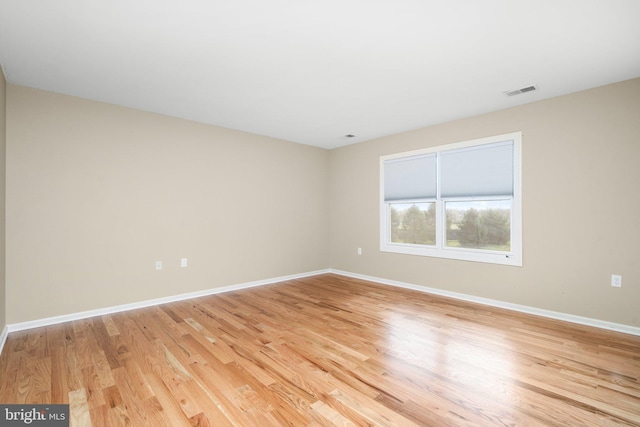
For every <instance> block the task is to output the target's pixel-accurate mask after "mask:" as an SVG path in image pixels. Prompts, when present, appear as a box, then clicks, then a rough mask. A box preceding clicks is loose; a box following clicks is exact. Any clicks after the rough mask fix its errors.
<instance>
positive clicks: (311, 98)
mask: <svg viewBox="0 0 640 427" xmlns="http://www.w3.org/2000/svg"><path fill="white" fill-rule="evenodd" d="M0 64H2V66H3V69H4V71H5V75H6V78H7V81H8V82H10V83H15V84H19V85H25V86H31V87H35V88H40V89H45V90H49V91H53V92H58V93H64V94H69V95H75V96H79V97H83V98H89V99H95V100H99V101H105V102H109V103H112V104H118V105H123V106H128V107H133V108H138V109H141V110H146V111H152V112H157V113H162V114H166V115H170V116H176V117H181V118H186V119H190V120H195V121H198V122H204V123H209V124H213V125H218V126H224V127H228V128H233V129H239V130H243V131H248V132H253V133H256V134H261V135H267V136H271V137H275V138H281V139H285V140H290V141H295V142H299V143H303V144H309V145H315V146H319V147H325V148H334V147H338V146H341V145H346V144H350V143H354V142H360V141H365V140H368V139H372V138H376V137H380V136H384V135H389V134H394V133H398V132H402V131H406V130H410V129H416V128H420V127H424V126H429V125H432V124H436V123H441V122H444V121H449V120H453V119H457V118H461V117H466V116H471V115H475V114H479V113H484V112H489V111H494V110H498V109H503V108H507V107H510V106H514V105H518V104H523V103H528V102H532V101H536V100H540V99H544V98H549V97H553V96H557V95H562V94H565V93H570V92H575V91H578V90H582V89H587V88H591V87H596V86H601V85H604V84H608V83H612V82H616V81H621V80H626V79H630V78H634V77H638V76H640V1H639V0H535V1H528V0H482V1H480V0H446V1H445V0H438V1H436V0H316V1H312V0H227V1H222V0H101V1H100V0H56V1H51V0H0ZM532 84H536V85H538V87H539V90H538V91H536V92H531V93H527V94H523V95H519V96H514V97H507V96H505V95H504V93H503V92H504V91H507V90H511V89H517V88H520V87H524V86H529V85H532ZM346 134H355V135H356V137H355V138H345V137H344V135H346Z"/></svg>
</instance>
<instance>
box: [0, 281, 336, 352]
mask: <svg viewBox="0 0 640 427" xmlns="http://www.w3.org/2000/svg"><path fill="white" fill-rule="evenodd" d="M330 272H331V271H330V270H328V269H327V270H317V271H311V272H308V273H300V274H292V275H289V276H281V277H274V278H272V279H265V280H256V281H254V282H247V283H241V284H238V285H231V286H223V287H221V288H213V289H206V290H204V291H197V292H189V293H186V294H180V295H173V296H169V297H165V298H156V299H151V300H146V301H140V302H134V303H130V304H123V305H117V306H114V307H106V308H99V309H96V310H88V311H82V312H79V313H71V314H65V315H62V316H54V317H47V318H44V319H38V320H31V321H28V322H21V323H13V324H9V325H7V326H6V327H5V331H6V333H5V332H3V335H2V337H3V338H4V339H6V335H7V334H8V333H10V332H16V331H23V330H26V329H33V328H40V327H43V326H50V325H55V324H58V323H64V322H71V321H74V320H81V319H87V318H89V317H96V316H104V315H105V314H112V313H119V312H122V311H127V310H135V309H138V308H145V307H151V306H154V305H160V304H167V303H170V302H176V301H184V300H187V299H192V298H198V297H203V296H207V295H213V294H220V293H223V292H231V291H237V290H239V289H247V288H253V287H256V286H264V285H270V284H273V283H278V282H285V281H287V280H294V279H301V278H303V277H310V276H317V275H319V274H326V273H330ZM0 343H1V344H4V341H1V342H0ZM0 349H1V347H0ZM0 353H1V350H0Z"/></svg>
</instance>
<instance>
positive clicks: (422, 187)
mask: <svg viewBox="0 0 640 427" xmlns="http://www.w3.org/2000/svg"><path fill="white" fill-rule="evenodd" d="M436 195H437V173H436V155H435V153H433V154H426V155H419V156H412V157H403V158H401V159H392V160H386V161H385V162H384V200H385V201H393V200H407V199H435V197H436Z"/></svg>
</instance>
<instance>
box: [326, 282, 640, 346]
mask: <svg viewBox="0 0 640 427" xmlns="http://www.w3.org/2000/svg"><path fill="white" fill-rule="evenodd" d="M330 272H331V273H334V274H339V275H341V276H347V277H353V278H354V279H361V280H367V281H370V282H375V283H380V284H383V285H390V286H397V287H400V288H405V289H412V290H414V291H419V292H425V293H429V294H434V295H441V296H445V297H450V298H455V299H459V300H463V301H468V302H474V303H478V304H484V305H488V306H491V307H498V308H504V309H507V310H513V311H518V312H521V313H527V314H533V315H536V316H542V317H548V318H550V319H556V320H562V321H565V322H570V323H577V324H580V325H586V326H593V327H595V328H600V329H607V330H610V331H616V332H623V333H625V334H630V335H637V336H640V328H638V327H634V326H629V325H624V324H621V323H614V322H607V321H605V320H598V319H592V318H589V317H582V316H576V315H573V314H567V313H561V312H557V311H551V310H544V309H541V308H536V307H530V306H526V305H520V304H512V303H510V302H504V301H499V300H494V299H489V298H482V297H477V296H473V295H468V294H463V293H458V292H451V291H445V290H442V289H437V288H429V287H427V286H419V285H414V284H411V283H405V282H399V281H397V280H388V279H381V278H379V277H373V276H366V275H363V274H356V273H350V272H348V271H341V270H334V269H331V270H330Z"/></svg>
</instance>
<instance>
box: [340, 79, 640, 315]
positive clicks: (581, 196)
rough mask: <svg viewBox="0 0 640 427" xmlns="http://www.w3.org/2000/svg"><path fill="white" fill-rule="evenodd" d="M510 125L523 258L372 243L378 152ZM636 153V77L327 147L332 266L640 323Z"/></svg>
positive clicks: (639, 85) (639, 137)
mask: <svg viewBox="0 0 640 427" xmlns="http://www.w3.org/2000/svg"><path fill="white" fill-rule="evenodd" d="M525 96H526V95H525ZM513 131H522V132H523V229H524V231H523V254H524V266H523V267H509V266H500V265H490V264H480V263H473V262H465V261H454V260H445V259H437V258H427V257H418V256H408V255H399V254H392V253H381V252H380V251H379V249H378V248H379V223H378V221H379V214H378V212H379V207H378V203H379V199H378V197H379V156H381V155H385V154H390V153H395V152H401V151H407V150H412V149H417V148H421V147H428V146H435V145H441V144H446V143H452V142H457V141H464V140H469V139H475V138H480V137H484V136H491V135H498V134H503V133H508V132H513ZM638 159H640V79H634V80H630V81H626V82H622V83H618V84H614V85H609V86H605V87H601V88H596V89H593V90H588V91H584V92H579V93H575V94H571V95H567V96H561V97H557V98H553V99H549V100H545V101H540V102H536V103H532V104H528V105H524V106H520V107H516V108H510V109H507V110H502V111H498V112H494V113H489V114H484V115H480V116H476V117H471V118H467V119H463V120H458V121H454V122H450V123H446V124H442V125H438V126H432V127H429V128H425V129H420V130H416V131H413V132H407V133H403V134H399V135H393V136H389V137H386V138H381V139H378V140H375V141H369V142H364V143H361V144H356V145H351V146H347V147H344V148H341V149H336V150H332V151H331V174H330V179H331V201H330V204H331V211H330V215H331V223H330V224H331V225H330V227H331V247H330V254H331V267H332V268H335V269H339V270H345V271H349V272H352V273H358V274H364V275H370V276H375V277H380V278H385V279H390V280H396V281H403V282H409V283H413V284H417V285H422V286H428V287H433V288H439V289H443V290H447V291H453V292H461V293H465V294H469V295H474V296H479V297H485V298H491V299H496V300H500V301H505V302H510V303H516V304H523V305H527V306H532V307H536V308H541V309H547V310H553V311H558V312H564V313H568V314H573V315H578V316H586V317H590V318H595V319H600V320H605V321H612V322H617V323H622V324H626V325H631V326H636V327H637V326H640V306H639V302H640V196H639V194H640V168H639V167H638V166H637V164H638ZM357 247H362V248H363V254H362V255H361V256H358V255H357V254H356V248H357ZM611 274H621V275H622V276H623V287H622V288H620V289H618V288H612V287H611V286H610V276H611Z"/></svg>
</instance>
